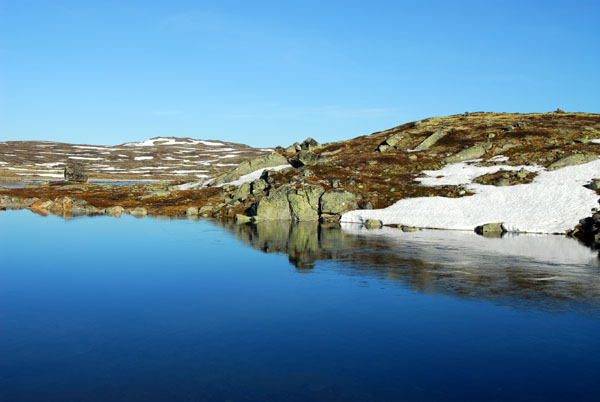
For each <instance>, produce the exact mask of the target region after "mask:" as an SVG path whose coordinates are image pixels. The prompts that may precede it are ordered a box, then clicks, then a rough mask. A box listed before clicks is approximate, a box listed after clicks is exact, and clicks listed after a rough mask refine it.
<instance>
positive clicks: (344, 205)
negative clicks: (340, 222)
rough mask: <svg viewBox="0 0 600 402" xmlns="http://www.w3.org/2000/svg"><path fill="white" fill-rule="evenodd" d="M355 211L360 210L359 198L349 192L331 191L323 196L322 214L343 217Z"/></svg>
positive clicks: (321, 201) (321, 202) (321, 203)
mask: <svg viewBox="0 0 600 402" xmlns="http://www.w3.org/2000/svg"><path fill="white" fill-rule="evenodd" d="M355 209H358V202H357V197H356V195H355V194H354V193H351V192H349V191H346V190H329V191H327V192H325V193H324V194H323V195H322V196H321V200H320V211H321V214H329V215H341V214H343V213H344V212H347V211H351V210H355Z"/></svg>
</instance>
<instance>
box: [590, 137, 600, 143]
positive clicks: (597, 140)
mask: <svg viewBox="0 0 600 402" xmlns="http://www.w3.org/2000/svg"><path fill="white" fill-rule="evenodd" d="M590 142H592V143H594V144H600V138H594V139H593V140H590Z"/></svg>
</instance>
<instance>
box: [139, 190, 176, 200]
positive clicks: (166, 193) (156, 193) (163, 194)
mask: <svg viewBox="0 0 600 402" xmlns="http://www.w3.org/2000/svg"><path fill="white" fill-rule="evenodd" d="M171 194H172V193H171V192H170V191H166V190H159V191H153V192H150V193H146V194H144V195H142V196H141V197H140V200H145V199H146V198H153V197H169V196H171Z"/></svg>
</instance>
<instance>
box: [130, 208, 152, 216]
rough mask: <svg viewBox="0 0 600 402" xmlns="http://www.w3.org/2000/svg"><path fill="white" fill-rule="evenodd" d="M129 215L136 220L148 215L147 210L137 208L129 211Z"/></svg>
mask: <svg viewBox="0 0 600 402" xmlns="http://www.w3.org/2000/svg"><path fill="white" fill-rule="evenodd" d="M129 213H130V214H131V215H133V216H135V217H136V218H141V217H144V216H146V215H148V210H147V209H146V208H144V207H137V208H133V209H132V210H131V211H129Z"/></svg>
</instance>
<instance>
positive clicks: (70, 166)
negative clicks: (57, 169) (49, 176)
mask: <svg viewBox="0 0 600 402" xmlns="http://www.w3.org/2000/svg"><path fill="white" fill-rule="evenodd" d="M64 175H65V180H66V181H71V182H86V181H88V175H87V174H86V173H85V171H84V170H83V166H81V164H79V163H77V162H71V161H69V162H67V166H65V170H64Z"/></svg>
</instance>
